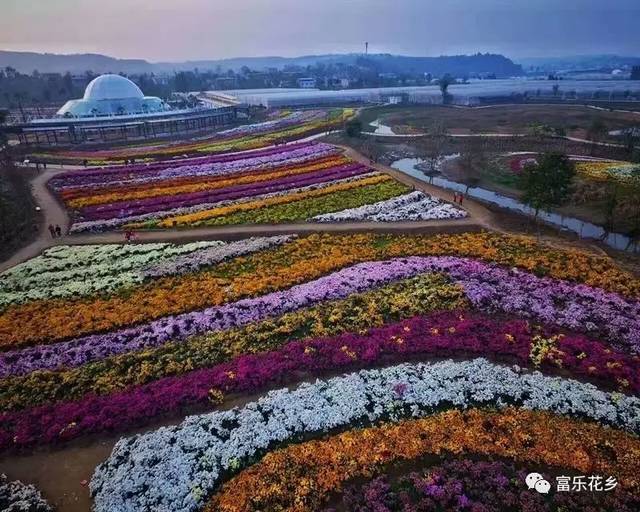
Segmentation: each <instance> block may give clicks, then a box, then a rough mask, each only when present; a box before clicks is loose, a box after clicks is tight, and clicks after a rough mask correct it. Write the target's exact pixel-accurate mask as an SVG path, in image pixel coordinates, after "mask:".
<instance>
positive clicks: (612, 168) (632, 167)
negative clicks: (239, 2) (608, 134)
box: [506, 153, 640, 185]
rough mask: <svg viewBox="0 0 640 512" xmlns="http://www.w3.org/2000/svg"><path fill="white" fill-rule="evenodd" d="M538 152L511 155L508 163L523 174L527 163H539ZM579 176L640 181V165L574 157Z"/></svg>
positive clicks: (589, 179) (512, 168)
mask: <svg viewBox="0 0 640 512" xmlns="http://www.w3.org/2000/svg"><path fill="white" fill-rule="evenodd" d="M536 156H537V155H536V153H525V154H519V155H515V156H510V157H509V158H508V159H507V161H506V163H507V164H508V166H509V169H510V170H511V172H512V173H514V174H521V173H522V171H523V169H524V168H525V167H526V166H527V165H535V164H536V163H537V160H536ZM571 160H572V161H573V162H574V163H575V167H576V172H577V174H578V176H579V177H581V178H582V179H584V180H587V181H595V182H615V183H619V184H620V185H633V184H636V185H637V184H638V183H640V165H638V164H633V163H625V162H615V161H606V160H600V159H594V158H588V157H572V158H571Z"/></svg>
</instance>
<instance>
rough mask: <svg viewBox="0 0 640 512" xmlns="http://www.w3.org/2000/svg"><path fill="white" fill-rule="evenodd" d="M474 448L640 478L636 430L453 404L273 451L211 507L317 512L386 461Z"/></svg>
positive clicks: (631, 484) (627, 479)
mask: <svg viewBox="0 0 640 512" xmlns="http://www.w3.org/2000/svg"><path fill="white" fill-rule="evenodd" d="M467 453H469V454H479V455H485V456H498V457H506V458H509V459H513V460H515V461H517V462H521V463H531V464H536V465H539V464H544V465H551V466H557V467H562V468H567V469H569V468H570V469H572V470H575V471H578V472H581V473H584V474H599V475H608V476H614V477H615V478H617V480H618V481H619V482H620V484H621V485H622V486H624V487H626V488H628V489H631V490H637V488H638V484H639V480H638V474H640V473H639V472H640V440H638V439H637V438H636V437H635V436H631V435H629V434H625V433H622V432H620V431H616V430H612V429H609V428H604V427H601V426H599V425H596V424H591V423H585V422H581V421H576V420H571V419H567V418H564V417H561V416H556V415H553V414H550V413H546V412H533V411H527V410H524V409H506V410H504V411H503V412H488V411H482V410H474V409H472V410H469V411H465V412H462V411H457V410H454V411H447V412H444V413H441V414H437V415H435V416H431V417H428V418H424V419H420V420H411V421H406V422H401V423H398V424H387V425H383V426H381V427H375V428H368V429H362V430H352V431H349V432H346V433H343V434H340V435H336V436H334V437H330V438H328V439H324V440H318V441H310V442H307V443H302V444H295V445H291V446H289V447H287V448H284V449H281V450H277V451H275V452H271V453H269V454H267V455H266V456H265V457H264V458H263V459H262V460H261V461H260V462H258V463H257V464H255V465H254V466H251V467H250V468H248V469H246V470H245V471H242V472H241V473H240V474H238V475H237V476H236V477H234V478H232V479H231V480H230V481H229V482H227V483H226V484H225V485H224V486H223V487H222V488H221V490H220V492H219V493H218V494H217V495H215V496H214V497H213V498H212V499H211V501H210V502H209V503H208V505H207V506H206V508H205V511H206V512H254V511H255V512H258V511H265V510H278V511H281V512H284V511H291V512H306V511H309V512H311V511H313V510H318V509H319V508H320V507H321V506H322V505H323V504H324V503H325V501H326V499H327V498H328V495H329V494H330V493H332V492H339V491H340V490H341V489H342V486H343V485H344V483H345V482H346V481H347V480H350V479H353V478H371V477H372V476H373V475H375V474H376V473H377V472H379V471H380V470H382V469H384V466H385V465H388V464H391V463H394V462H399V461H408V460H415V459H418V458H420V457H422V456H425V455H433V454H435V455H445V454H455V455H459V454H467ZM524 489H525V488H524V483H523V490H524Z"/></svg>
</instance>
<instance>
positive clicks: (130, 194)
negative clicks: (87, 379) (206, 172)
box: [67, 156, 350, 208]
mask: <svg viewBox="0 0 640 512" xmlns="http://www.w3.org/2000/svg"><path fill="white" fill-rule="evenodd" d="M349 161H350V160H349V159H348V158H345V157H343V156H336V157H331V158H324V159H321V160H320V161H315V162H314V163H313V164H312V165H304V166H295V167H294V166H292V167H289V168H284V169H278V170H277V171H274V172H266V173H265V172H263V173H260V172H258V173H254V174H251V175H244V176H233V177H228V176H227V177H226V179H220V178H218V179H211V178H208V179H206V180H203V179H199V180H198V181H196V182H194V183H180V184H178V185H176V184H175V182H174V183H173V186H158V185H157V184H155V183H150V184H147V185H145V186H138V187H129V188H127V189H125V190H126V191H123V190H116V191H108V192H105V193H102V194H95V195H90V196H87V197H78V198H75V199H70V200H68V201H67V205H68V206H70V207H71V208H82V207H84V206H90V205H95V204H103V203H110V202H114V201H129V200H133V199H144V198H146V197H156V196H161V195H174V194H182V193H190V192H200V191H203V190H217V189H221V188H225V187H231V186H236V185H245V184H247V183H259V182H261V181H269V180H273V179H277V178H283V177H285V176H297V175H300V174H305V173H308V172H313V171H320V170H323V169H330V168H332V167H336V166H339V165H344V164H347V163H349Z"/></svg>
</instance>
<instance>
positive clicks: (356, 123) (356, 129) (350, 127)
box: [345, 119, 362, 137]
mask: <svg viewBox="0 0 640 512" xmlns="http://www.w3.org/2000/svg"><path fill="white" fill-rule="evenodd" d="M345 131H346V132H347V136H348V137H360V134H361V133H362V122H361V121H360V120H359V119H352V120H351V121H349V122H348V123H347V124H346V127H345Z"/></svg>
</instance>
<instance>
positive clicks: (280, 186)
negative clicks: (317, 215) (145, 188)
mask: <svg viewBox="0 0 640 512" xmlns="http://www.w3.org/2000/svg"><path fill="white" fill-rule="evenodd" d="M367 172H370V170H369V168H368V167H366V166H364V165H362V164H359V163H350V164H345V165H341V166H339V167H332V168H329V169H323V170H320V171H313V172H308V173H304V174H299V175H294V176H285V177H282V178H277V179H274V180H268V181H262V182H257V183H247V184H243V185H236V186H232V187H224V188H221V189H215V190H203V191H199V192H189V193H184V194H175V195H170V196H166V195H165V196H157V197H148V198H144V199H136V200H130V201H119V202H114V203H106V204H100V205H92V206H87V207H86V208H82V209H81V210H80V217H81V218H82V219H83V220H99V219H110V218H113V217H123V216H130V215H141V214H145V213H151V212H154V211H159V210H166V209H169V208H177V207H186V206H194V205H197V204H200V203H214V202H218V201H225V200H229V199H239V198H241V197H252V196H257V195H260V194H267V193H269V192H276V191H280V190H287V189H290V188H298V187H304V186H306V185H311V184H315V183H324V182H328V181H333V180H338V179H342V178H348V177H350V176H357V175H359V174H365V173H367Z"/></svg>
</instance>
